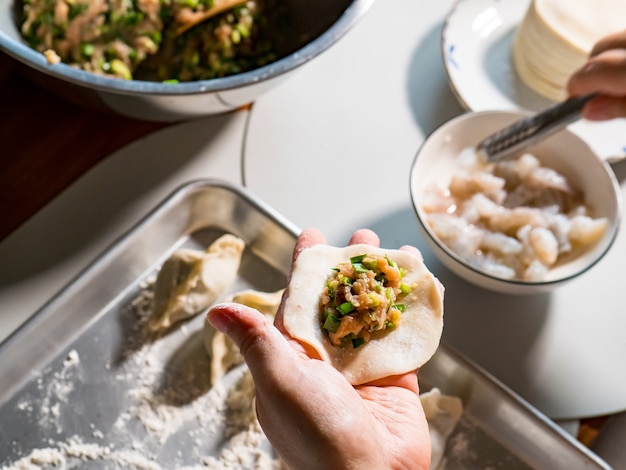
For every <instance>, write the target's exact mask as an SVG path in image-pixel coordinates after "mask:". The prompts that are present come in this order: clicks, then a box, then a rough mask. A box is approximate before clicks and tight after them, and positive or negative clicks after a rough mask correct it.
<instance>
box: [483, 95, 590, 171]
mask: <svg viewBox="0 0 626 470" xmlns="http://www.w3.org/2000/svg"><path fill="white" fill-rule="evenodd" d="M596 95H597V93H591V94H589V95H582V96H576V97H573V98H569V99H567V100H565V101H563V102H562V103H558V104H555V105H554V106H551V107H549V108H548V109H546V110H544V111H541V112H539V113H537V114H535V115H533V116H530V117H527V118H524V119H521V120H519V121H516V122H514V123H513V124H511V125H510V126H508V127H505V128H504V129H501V130H499V131H497V132H495V133H494V134H491V135H490V136H488V137H487V138H485V139H483V140H482V141H481V142H480V143H479V144H478V145H477V146H476V151H477V152H478V154H479V155H480V156H481V157H483V158H484V159H485V160H486V161H488V162H496V161H500V160H505V159H507V158H513V157H516V156H518V155H519V154H520V153H522V152H523V151H524V150H525V149H526V148H528V147H530V146H531V145H533V144H535V143H536V142H538V141H539V140H541V139H543V138H545V137H548V136H549V135H551V134H553V133H555V132H556V131H558V130H560V129H562V128H563V127H565V126H567V125H568V124H571V123H572V122H574V121H576V120H578V119H580V113H581V111H582V109H583V107H584V106H585V104H586V103H587V102H588V101H589V100H591V99H592V98H594V97H595V96H596Z"/></svg>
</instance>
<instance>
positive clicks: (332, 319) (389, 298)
mask: <svg viewBox="0 0 626 470" xmlns="http://www.w3.org/2000/svg"><path fill="white" fill-rule="evenodd" d="M403 277H404V269H402V268H399V267H398V266H397V264H396V263H395V262H394V261H393V260H391V259H390V258H388V257H387V256H380V255H369V254H363V255H360V256H355V257H352V258H350V261H349V262H345V263H340V264H339V265H338V266H337V267H336V268H334V269H333V273H332V274H331V276H330V277H329V279H328V281H327V282H326V286H325V288H324V291H323V293H322V296H321V300H320V306H321V312H322V313H321V318H320V321H321V324H322V328H323V330H325V331H326V332H327V333H328V338H329V340H330V342H331V344H333V345H334V346H340V347H344V346H346V345H349V344H351V345H352V346H353V347H355V348H357V347H359V346H361V345H362V344H364V343H365V342H367V341H369V340H370V338H371V335H372V333H373V332H377V331H383V330H387V329H392V328H396V327H397V326H398V324H399V322H400V319H401V314H402V312H404V310H405V306H404V304H402V303H401V300H402V298H403V297H405V296H406V294H408V293H409V292H410V287H409V286H408V285H406V284H404V283H403V282H402V279H403Z"/></svg>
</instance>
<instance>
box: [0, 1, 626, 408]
mask: <svg viewBox="0 0 626 470" xmlns="http://www.w3.org/2000/svg"><path fill="white" fill-rule="evenodd" d="M451 4H452V1H441V2H427V1H425V0H420V1H418V0H379V1H378V2H376V3H375V4H374V6H373V8H372V10H371V11H370V12H369V13H368V14H367V15H366V17H365V18H364V19H363V20H362V21H361V22H360V23H359V24H358V25H357V26H356V28H355V29H354V30H353V31H351V32H350V33H349V34H348V35H347V36H346V37H344V38H343V39H341V41H340V42H339V43H338V44H337V45H336V46H334V47H333V48H331V49H330V50H329V51H326V52H325V53H323V54H322V55H321V56H320V57H318V58H316V59H315V60H314V61H313V62H311V63H309V64H306V65H305V66H303V67H301V68H300V70H298V71H297V73H296V74H295V75H294V76H293V77H291V78H290V79H288V80H286V81H285V82H283V83H282V84H281V85H280V87H279V88H277V89H276V90H274V91H271V92H270V93H268V94H267V95H265V96H263V97H262V98H260V99H259V100H258V101H257V102H256V103H255V104H254V105H253V107H252V110H251V111H239V112H236V113H231V114H227V115H220V116H214V117H209V118H206V119H203V120H200V121H197V122H193V123H186V124H180V125H177V126H175V127H172V128H168V129H166V130H164V131H160V132H158V133H155V134H153V135H151V136H148V137H147V138H144V139H141V140H139V141H137V142H135V143H133V144H131V145H130V146H127V147H126V148H124V149H122V150H120V151H118V152H117V153H115V154H114V155H111V156H110V157H108V158H107V159H105V160H104V161H103V162H102V163H100V164H99V165H97V166H96V167H94V168H93V169H92V170H91V171H90V172H88V173H87V174H86V175H84V176H83V177H82V178H81V179H80V180H78V181H77V182H76V183H75V184H73V185H72V186H70V187H69V188H68V189H67V190H66V191H65V192H63V193H62V194H61V195H60V196H59V197H57V198H56V199H55V200H54V201H52V202H51V203H50V204H49V205H48V206H46V207H45V208H44V209H43V210H41V211H40V212H39V213H38V214H36V215H35V216H34V217H32V218H31V219H30V220H29V221H27V222H26V223H25V224H24V225H23V226H22V227H20V228H19V229H18V230H17V231H15V232H14V233H13V234H12V235H10V236H9V237H8V238H7V239H5V240H4V241H3V242H2V243H0V341H1V340H2V339H3V338H5V337H6V336H7V335H9V334H10V333H11V332H12V331H13V330H14V329H15V328H16V327H17V326H18V325H19V324H21V323H22V322H24V321H25V320H27V319H28V318H29V317H30V316H31V315H32V314H33V313H34V312H35V311H37V310H38V309H39V308H40V307H41V306H42V305H44V303H45V302H46V301H47V300H48V299H49V298H50V297H52V296H53V295H54V294H55V293H56V292H57V291H58V290H59V289H61V288H62V287H63V286H64V285H65V284H67V283H68V282H70V281H71V280H72V279H73V278H74V277H75V276H77V275H78V274H79V273H80V271H81V270H82V269H84V268H85V267H86V266H87V265H88V264H89V262H90V261H92V260H93V259H95V258H96V257H97V256H98V255H99V254H100V253H101V252H102V251H103V250H105V249H106V248H107V247H108V246H110V245H111V244H112V243H114V242H115V240H116V239H117V238H118V237H119V236H121V235H122V234H123V233H125V232H126V231H127V230H128V229H129V228H131V227H132V226H133V225H134V224H135V223H137V222H138V221H139V220H140V219H141V218H142V217H144V216H145V215H146V213H147V212H148V211H149V210H150V209H152V208H153V207H155V206H156V205H157V204H158V203H160V202H161V201H162V200H163V199H164V198H165V197H166V196H168V195H169V194H170V193H171V192H172V191H174V190H175V189H176V188H177V187H179V186H180V185H181V184H184V183H186V182H188V181H191V180H195V179H199V178H204V177H210V178H222V179H224V180H226V181H230V182H234V183H237V184H242V185H244V186H246V187H248V188H249V189H250V190H251V191H252V192H253V193H254V194H256V195H258V196H259V197H260V198H261V199H262V200H264V201H265V202H267V203H269V204H270V205H272V206H273V207H274V208H276V209H277V210H278V211H280V212H281V213H282V214H283V215H285V216H286V217H287V218H289V219H291V220H292V222H294V223H295V224H296V225H298V226H300V227H306V226H315V227H318V228H320V229H322V230H323V231H324V232H325V233H326V234H327V236H328V240H329V242H330V243H332V244H338V245H341V244H345V242H346V241H347V238H348V237H349V235H350V233H351V232H352V231H353V230H354V229H356V228H359V227H369V228H372V229H374V230H376V231H377V232H378V233H379V234H380V236H381V240H382V242H383V245H385V246H387V247H390V248H393V247H397V246H400V245H402V244H406V243H410V244H414V245H416V246H418V248H420V249H421V250H422V252H423V253H424V257H425V259H426V262H427V264H428V265H429V267H430V268H431V269H432V270H433V271H434V272H435V274H437V275H438V276H439V277H440V278H441V280H442V281H443V283H444V284H445V286H446V289H447V290H446V305H445V312H446V313H445V328H444V341H446V342H447V343H448V344H449V345H451V346H453V347H455V348H456V349H458V350H460V351H461V352H463V353H465V354H466V355H467V356H469V357H470V358H472V359H474V360H475V361H476V362H477V363H479V364H480V365H482V366H483V367H485V368H486V369H487V370H488V371H490V372H492V373H493V374H494V375H495V376H496V377H498V378H500V379H501V380H503V381H504V382H505V383H506V384H507V385H509V386H510V387H512V388H513V389H514V390H515V391H517V392H518V393H520V394H521V395H522V396H524V397H525V398H527V399H528V400H529V401H530V402H531V403H533V404H535V405H536V406H537V407H538V408H539V409H541V410H542V411H544V412H545V413H546V414H548V415H549V416H551V417H553V418H557V419H569V418H574V419H575V418H580V417H585V416H596V415H601V414H605V413H611V412H615V411H619V410H623V409H626V366H625V365H624V362H623V358H624V357H626V339H625V338H626V335H623V332H624V331H626V316H624V315H621V314H620V313H622V312H623V310H624V306H625V305H626V289H620V287H621V284H623V283H622V282H621V278H622V275H623V269H622V267H621V260H623V259H626V258H625V257H626V239H625V238H626V230H622V233H621V235H620V239H619V240H618V242H617V247H616V248H615V249H614V251H612V252H611V255H610V256H608V257H607V258H606V259H605V260H604V261H603V263H602V264H601V265H600V266H598V267H597V268H596V269H594V271H592V272H591V273H589V274H588V275H587V276H585V277H584V278H583V279H581V280H580V282H578V283H576V284H573V285H571V286H570V287H568V288H567V289H563V290H562V291H559V292H557V293H556V294H554V295H542V296H538V297H526V298H524V297H522V298H517V297H509V296H503V295H497V294H493V293H490V292H485V291H482V290H480V289H477V288H475V287H473V286H471V285H469V284H466V283H465V282H463V281H461V280H460V279H458V278H456V277H455V276H454V275H452V274H451V273H449V272H448V271H446V269H445V268H444V267H443V266H441V264H440V263H438V262H437V261H436V260H435V259H434V258H433V256H432V254H431V253H430V252H429V250H428V248H427V247H426V245H425V244H424V242H423V240H421V238H420V235H419V233H418V231H417V225H416V224H417V222H416V219H415V216H414V213H413V208H412V205H411V202H410V196H409V169H410V166H411V163H412V160H413V157H414V155H415V153H416V151H417V148H418V147H419V145H420V144H421V142H422V141H423V140H424V138H425V137H426V136H427V135H428V134H429V133H430V132H432V131H433V130H434V129H435V128H436V127H437V126H439V125H440V124H441V123H443V122H444V121H446V120H447V119H450V118H451V117H454V116H456V115H458V114H460V113H461V112H462V109H461V107H460V106H459V104H458V103H457V102H456V100H455V98H454V95H453V94H452V92H451V91H450V88H449V86H448V84H447V82H446V79H445V73H444V69H443V63H442V58H441V51H440V33H441V28H442V23H443V19H444V17H445V14H446V13H447V11H448V9H449V7H450V6H451ZM247 119H249V123H247V122H246V121H247ZM246 124H248V128H247V133H246V132H245V131H246ZM244 138H245V140H244ZM242 150H243V152H242ZM616 171H617V172H618V174H619V173H621V175H620V176H621V181H624V180H625V179H626V167H624V166H622V167H618V168H616ZM361 181H362V182H361ZM372 181H376V182H379V181H380V182H382V183H383V184H382V185H381V186H382V188H383V189H381V190H380V191H379V192H378V194H377V195H376V197H375V198H373V199H372V198H371V197H368V198H367V199H366V200H364V201H361V200H360V198H359V188H360V187H361V185H364V186H368V185H371V184H372ZM377 185H378V183H377ZM622 188H623V189H625V185H624V184H622ZM338 195H340V196H339V197H338ZM338 200H340V201H342V203H337V201H338ZM346 201H350V203H348V202H346ZM42 234H45V236H42Z"/></svg>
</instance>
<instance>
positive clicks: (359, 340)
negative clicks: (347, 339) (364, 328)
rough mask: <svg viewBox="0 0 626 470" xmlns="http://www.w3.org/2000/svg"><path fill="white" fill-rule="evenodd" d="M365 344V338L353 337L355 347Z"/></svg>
mask: <svg viewBox="0 0 626 470" xmlns="http://www.w3.org/2000/svg"><path fill="white" fill-rule="evenodd" d="M363 344H365V340H364V339H363V338H353V339H352V347H353V348H354V349H356V348H358V347H359V346H363Z"/></svg>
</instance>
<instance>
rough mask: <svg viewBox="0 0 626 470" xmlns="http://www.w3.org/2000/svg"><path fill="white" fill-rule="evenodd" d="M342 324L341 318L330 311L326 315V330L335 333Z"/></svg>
mask: <svg viewBox="0 0 626 470" xmlns="http://www.w3.org/2000/svg"><path fill="white" fill-rule="evenodd" d="M340 324H341V320H339V318H337V317H336V316H335V315H333V314H332V313H329V314H328V315H326V320H325V321H324V329H325V330H326V331H330V332H331V333H335V332H336V331H337V328H339V325H340Z"/></svg>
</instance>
